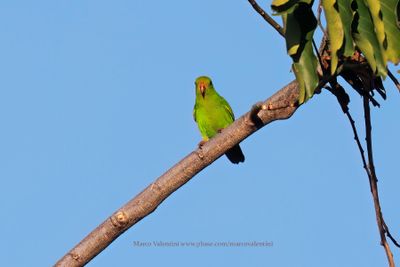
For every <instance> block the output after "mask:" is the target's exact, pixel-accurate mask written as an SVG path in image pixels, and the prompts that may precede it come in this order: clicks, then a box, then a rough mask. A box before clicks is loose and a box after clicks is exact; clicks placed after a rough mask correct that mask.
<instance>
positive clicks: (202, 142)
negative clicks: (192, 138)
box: [197, 140, 207, 149]
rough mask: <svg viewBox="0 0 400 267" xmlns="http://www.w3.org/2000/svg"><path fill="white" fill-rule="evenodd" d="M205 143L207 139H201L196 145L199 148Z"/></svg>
mask: <svg viewBox="0 0 400 267" xmlns="http://www.w3.org/2000/svg"><path fill="white" fill-rule="evenodd" d="M205 143H207V140H201V141H200V142H199V144H198V145H197V146H198V147H199V148H200V149H201V147H202V146H204V144H205Z"/></svg>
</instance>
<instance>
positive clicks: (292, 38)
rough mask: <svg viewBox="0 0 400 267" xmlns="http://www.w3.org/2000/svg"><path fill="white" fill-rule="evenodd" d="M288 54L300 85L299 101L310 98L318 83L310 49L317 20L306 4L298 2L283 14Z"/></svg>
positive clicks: (315, 59)
mask: <svg viewBox="0 0 400 267" xmlns="http://www.w3.org/2000/svg"><path fill="white" fill-rule="evenodd" d="M283 19H284V24H285V39H286V48H287V51H288V54H289V55H290V56H291V57H292V59H293V71H294V73H295V75H296V79H297V81H298V82H299V85H300V96H299V103H300V104H302V103H304V102H305V101H307V100H308V99H310V98H311V97H312V96H313V94H314V90H315V88H316V87H317V85H318V80H319V79H318V74H317V62H318V61H317V58H316V56H315V55H314V52H313V49H312V37H313V34H314V30H315V28H316V26H317V20H316V18H315V16H314V13H313V11H312V9H311V6H310V5H308V4H304V3H302V4H299V5H298V6H297V7H296V8H295V9H294V10H293V12H292V13H287V14H285V15H284V16H283Z"/></svg>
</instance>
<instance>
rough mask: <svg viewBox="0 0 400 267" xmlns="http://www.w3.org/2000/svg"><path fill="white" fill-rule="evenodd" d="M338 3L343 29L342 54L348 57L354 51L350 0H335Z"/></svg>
mask: <svg viewBox="0 0 400 267" xmlns="http://www.w3.org/2000/svg"><path fill="white" fill-rule="evenodd" d="M337 3H338V5H339V15H340V19H341V21H342V26H343V31H344V45H343V46H342V49H341V50H342V51H343V55H344V56H345V57H350V56H352V55H353V53H354V44H353V37H352V35H351V27H350V25H351V22H352V21H353V11H352V10H351V1H350V0H337Z"/></svg>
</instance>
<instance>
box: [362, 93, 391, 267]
mask: <svg viewBox="0 0 400 267" xmlns="http://www.w3.org/2000/svg"><path fill="white" fill-rule="evenodd" d="M363 104H364V117H365V133H366V134H365V141H366V143H367V155H368V170H367V173H368V178H369V184H370V186H371V194H372V199H373V201H374V208H375V216H376V224H377V225H378V229H379V235H380V237H381V245H382V246H383V248H384V249H385V253H386V257H387V259H388V263H389V266H390V267H394V266H395V264H394V260H393V254H392V251H391V250H390V246H389V244H388V242H387V240H386V236H385V234H386V230H385V225H386V224H385V221H384V219H383V215H382V211H381V205H380V203H379V194H378V178H377V177H376V172H375V165H374V157H373V150H372V126H371V110H370V106H369V99H368V96H367V93H365V94H364V96H363Z"/></svg>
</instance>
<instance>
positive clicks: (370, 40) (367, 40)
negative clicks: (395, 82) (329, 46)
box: [351, 0, 387, 77]
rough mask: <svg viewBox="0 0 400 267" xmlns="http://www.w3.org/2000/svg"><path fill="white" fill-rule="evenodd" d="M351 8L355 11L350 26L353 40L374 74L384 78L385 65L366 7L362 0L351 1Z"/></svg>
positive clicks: (385, 72)
mask: <svg viewBox="0 0 400 267" xmlns="http://www.w3.org/2000/svg"><path fill="white" fill-rule="evenodd" d="M352 8H353V10H354V11H355V13H354V18H353V22H352V24H351V28H352V34H353V40H354V42H355V43H356V45H357V47H358V48H359V49H360V50H361V52H362V53H363V54H364V56H365V58H366V59H367V61H368V63H369V65H370V66H371V69H372V70H373V71H374V73H375V74H377V75H381V76H383V77H386V74H387V70H386V63H385V61H384V59H383V55H382V50H381V46H380V45H379V41H378V39H377V36H376V35H375V32H374V23H373V21H372V17H371V14H370V13H369V10H368V7H367V6H366V5H365V3H364V1H363V0H353V2H352Z"/></svg>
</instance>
